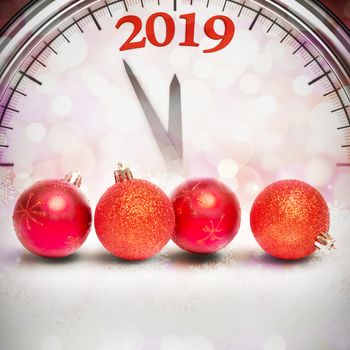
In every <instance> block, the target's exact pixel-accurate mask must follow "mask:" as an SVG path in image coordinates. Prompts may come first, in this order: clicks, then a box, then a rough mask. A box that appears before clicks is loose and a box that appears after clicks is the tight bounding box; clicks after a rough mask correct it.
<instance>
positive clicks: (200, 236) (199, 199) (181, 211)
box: [171, 178, 241, 254]
mask: <svg viewBox="0 0 350 350" xmlns="http://www.w3.org/2000/svg"><path fill="white" fill-rule="evenodd" d="M171 198H172V202H173V206H174V210H175V220H176V224H175V230H174V234H173V237H172V239H173V241H174V242H175V243H176V244H177V245H178V246H179V247H180V248H182V249H184V250H187V251H189V252H191V253H200V254H208V253H214V252H216V251H218V250H220V249H222V248H224V247H225V246H226V245H227V244H228V243H230V242H231V241H232V239H233V238H234V237H235V235H236V234H237V232H238V229H239V226H240V221H241V209H240V205H239V202H238V200H237V197H236V196H235V194H234V193H233V192H232V191H231V190H230V189H229V188H228V187H227V186H226V185H224V184H223V183H221V182H219V181H217V180H216V179H212V178H202V179H191V180H188V181H186V182H184V183H182V184H181V185H180V186H178V187H177V188H176V189H175V191H174V192H173V194H172V196H171Z"/></svg>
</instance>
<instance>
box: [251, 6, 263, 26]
mask: <svg viewBox="0 0 350 350" xmlns="http://www.w3.org/2000/svg"><path fill="white" fill-rule="evenodd" d="M261 12H262V8H260V10H259V11H258V12H257V13H256V16H255V17H254V19H253V22H252V24H251V25H250V26H249V30H252V29H253V28H254V26H255V23H256V21H257V20H258V18H259V16H260V15H261Z"/></svg>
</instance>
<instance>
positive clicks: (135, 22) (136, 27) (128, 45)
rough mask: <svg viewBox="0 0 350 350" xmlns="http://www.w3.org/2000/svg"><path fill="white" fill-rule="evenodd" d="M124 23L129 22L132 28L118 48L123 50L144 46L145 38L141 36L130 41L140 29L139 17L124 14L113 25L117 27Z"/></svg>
mask: <svg viewBox="0 0 350 350" xmlns="http://www.w3.org/2000/svg"><path fill="white" fill-rule="evenodd" d="M124 23H131V24H132V25H133V26H134V29H133V31H132V33H131V34H130V36H129V38H128V39H127V40H126V41H125V43H124V44H123V45H122V46H121V47H120V49H119V50H120V51H124V50H131V49H139V48H141V47H145V45H146V38H142V39H141V40H139V41H134V42H132V40H134V39H135V37H136V36H137V35H138V34H139V33H140V31H141V29H142V21H141V18H140V17H137V16H133V15H130V16H124V17H122V18H121V19H120V20H119V21H118V22H117V24H116V26H115V27H116V28H117V29H119V28H120V27H121V26H122V25H123V24H124Z"/></svg>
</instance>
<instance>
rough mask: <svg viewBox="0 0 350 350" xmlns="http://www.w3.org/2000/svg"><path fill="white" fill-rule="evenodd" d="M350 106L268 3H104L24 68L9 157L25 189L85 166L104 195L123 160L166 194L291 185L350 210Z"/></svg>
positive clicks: (7, 97)
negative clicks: (209, 185) (199, 179)
mask: <svg viewBox="0 0 350 350" xmlns="http://www.w3.org/2000/svg"><path fill="white" fill-rule="evenodd" d="M126 16H128V17H126ZM347 98H348V97H347V95H346V91H345V90H344V89H343V86H342V83H341V82H340V81H339V80H338V77H337V75H336V73H335V72H334V70H333V68H332V66H331V65H330V64H329V63H327V61H326V60H325V59H324V57H323V55H322V52H321V51H319V50H318V48H317V47H316V46H315V45H314V44H313V43H312V42H311V41H310V40H309V38H308V36H307V33H305V32H301V29H300V28H298V27H295V26H292V25H291V24H290V23H288V22H287V21H286V20H285V19H283V18H282V17H281V16H279V15H277V14H275V13H274V12H272V11H270V10H269V9H268V8H267V7H262V6H261V4H259V2H256V1H254V2H253V1H245V2H244V3H242V4H241V3H239V2H235V1H221V0H217V1H210V2H209V1H181V2H180V1H178V2H176V1H175V2H171V1H160V2H159V1H156V0H155V1H153V0H150V1H144V2H143V1H141V2H140V1H130V2H123V1H110V2H107V3H106V2H104V1H96V2H94V3H93V5H91V6H90V7H88V8H86V7H83V6H80V7H79V8H78V7H77V8H75V9H74V11H72V13H71V14H69V15H66V16H65V17H64V18H63V17H62V20H60V21H58V22H57V24H55V25H53V26H52V27H51V28H50V30H49V31H48V32H47V33H46V34H45V35H42V37H41V38H40V40H38V41H37V42H36V44H35V45H32V47H31V48H30V50H28V52H27V54H26V56H25V57H22V60H21V62H20V63H19V64H18V65H17V67H16V69H15V71H14V74H13V78H12V80H11V81H10V83H9V85H8V86H7V87H6V89H5V93H4V94H3V96H2V99H1V109H0V112H1V114H2V118H1V126H2V130H1V131H2V145H3V146H4V147H2V149H1V151H2V153H1V161H2V164H3V165H8V166H9V167H6V170H5V171H6V172H10V173H11V174H10V182H11V186H13V188H14V190H16V191H21V190H23V189H24V188H25V187H27V186H28V185H29V184H31V183H32V182H33V181H35V180H39V179H43V178H50V177H60V176H62V175H63V173H67V172H69V171H72V170H76V169H77V170H80V171H81V173H82V175H83V177H84V184H85V186H86V187H88V189H89V196H90V197H91V198H92V200H96V199H97V198H98V197H99V196H100V194H101V193H102V192H103V191H104V190H105V188H106V187H107V186H109V185H110V184H111V183H112V181H113V171H114V170H115V169H116V166H117V162H118V161H122V162H123V163H125V164H127V165H128V166H129V167H131V168H132V169H133V172H134V174H135V175H136V177H144V178H148V179H149V180H151V181H153V182H155V183H157V184H158V185H160V186H161V187H163V188H164V189H165V190H167V191H170V190H171V189H173V188H174V186H175V185H177V184H178V183H179V182H181V181H182V180H183V179H184V178H185V177H194V176H206V177H207V176H213V177H218V178H220V179H221V180H222V181H224V182H226V183H227V184H228V185H229V186H230V187H231V188H232V189H234V190H235V191H236V192H237V194H238V195H239V197H240V200H241V202H242V205H243V208H244V207H246V208H248V207H249V206H250V205H251V203H252V201H253V199H254V198H255V196H256V195H257V193H258V192H259V191H260V190H261V189H262V188H263V187H265V186H266V185H267V184H269V183H271V182H273V181H275V180H278V179H282V178H297V179H301V180H305V181H307V182H308V183H311V184H313V185H315V186H316V187H317V188H319V189H320V190H321V191H322V193H324V194H325V195H326V196H327V199H328V200H330V201H332V200H338V201H340V202H342V203H347V202H348V188H349V176H348V171H347V169H348V168H347V167H346V166H345V165H347V164H348V153H347V151H348V148H347V147H348V143H349V139H347V136H346V135H347V134H346V132H347V130H348V127H349V121H348V104H349V102H348V100H347ZM12 165H13V166H12ZM337 165H338V166H337Z"/></svg>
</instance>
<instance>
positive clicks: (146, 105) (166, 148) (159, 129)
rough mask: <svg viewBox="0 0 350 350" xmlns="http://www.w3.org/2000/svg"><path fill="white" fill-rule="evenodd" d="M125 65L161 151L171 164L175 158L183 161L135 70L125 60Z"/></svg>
mask: <svg viewBox="0 0 350 350" xmlns="http://www.w3.org/2000/svg"><path fill="white" fill-rule="evenodd" d="M123 62H124V67H125V70H126V73H127V74H128V77H129V79H130V82H131V85H132V86H133V88H134V91H135V93H136V96H137V98H138V100H139V102H140V105H141V108H142V110H143V112H144V114H145V116H146V118H147V121H148V124H149V126H150V128H151V130H152V133H153V135H154V137H155V139H156V141H157V143H158V147H159V149H160V151H161V152H162V155H163V157H164V159H165V160H166V162H167V163H168V164H169V163H171V162H172V161H174V160H177V161H182V153H181V154H179V153H178V152H177V150H176V148H175V147H174V145H173V143H172V140H171V139H170V137H169V135H168V133H167V131H166V130H165V128H164V126H163V124H162V122H161V121H160V119H159V117H158V115H157V113H156V111H155V110H154V108H153V106H152V105H151V103H150V101H149V100H148V97H147V96H146V94H145V92H144V91H143V89H142V87H141V85H140V83H139V82H138V80H137V78H136V76H135V74H134V72H133V71H132V69H131V68H130V66H129V65H128V63H127V62H126V61H125V60H123Z"/></svg>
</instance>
